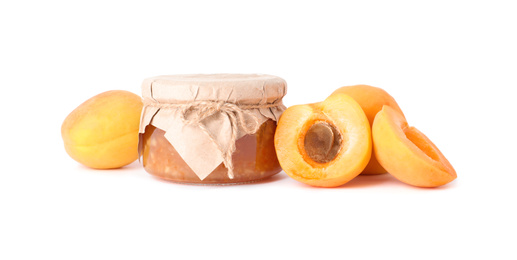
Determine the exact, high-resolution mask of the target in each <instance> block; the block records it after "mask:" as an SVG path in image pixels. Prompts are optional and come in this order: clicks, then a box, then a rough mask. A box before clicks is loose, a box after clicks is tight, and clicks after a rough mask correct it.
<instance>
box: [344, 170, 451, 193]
mask: <svg viewBox="0 0 517 260" xmlns="http://www.w3.org/2000/svg"><path fill="white" fill-rule="evenodd" d="M455 182H456V181H453V182H452V183H448V184H445V185H442V186H439V187H434V188H426V187H416V186H412V185H409V184H406V183H403V182H401V181H399V180H398V179H397V178H395V177H394V176H393V175H391V174H389V173H385V174H376V175H367V174H361V175H359V176H357V177H355V178H354V179H352V180H351V181H350V182H348V183H346V184H344V185H342V186H340V187H337V188H345V189H350V188H364V187H370V186H378V185H379V186H392V187H396V186H398V187H401V188H410V189H419V190H447V189H450V188H453V187H454V186H455Z"/></svg>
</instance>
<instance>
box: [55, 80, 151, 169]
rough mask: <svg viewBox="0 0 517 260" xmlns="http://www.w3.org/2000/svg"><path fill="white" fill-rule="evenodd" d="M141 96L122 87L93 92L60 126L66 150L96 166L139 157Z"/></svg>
mask: <svg viewBox="0 0 517 260" xmlns="http://www.w3.org/2000/svg"><path fill="white" fill-rule="evenodd" d="M141 112H142V100H141V98H140V96H138V95H136V94H133V93H131V92H128V91H123V90H112V91H107V92H104V93H101V94H99V95H96V96H94V97H92V98H90V99H88V100H87V101H85V102H84V103H82V104H81V105H79V106H78V107H77V108H76V109H74V110H73V111H72V112H71V113H70V114H69V115H68V116H67V117H66V119H65V120H64V122H63V124H62V126H61V136H62V138H63V142H64V145H65V150H66V152H67V153H68V154H69V155H70V157H72V158H73V159H74V160H76V161H77V162H79V163H81V164H83V165H85V166H88V167H91V168H96V169H111V168H119V167H122V166H125V165H128V164H130V163H132V162H133V161H135V160H136V159H137V158H138V130H139V124H140V114H141Z"/></svg>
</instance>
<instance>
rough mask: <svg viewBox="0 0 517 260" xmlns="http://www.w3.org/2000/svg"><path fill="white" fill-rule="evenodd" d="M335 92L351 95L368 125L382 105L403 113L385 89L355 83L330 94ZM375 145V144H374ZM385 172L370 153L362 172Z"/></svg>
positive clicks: (371, 122) (371, 123)
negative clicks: (362, 112)
mask: <svg viewBox="0 0 517 260" xmlns="http://www.w3.org/2000/svg"><path fill="white" fill-rule="evenodd" d="M336 93H343V94H347V95H349V96H350V97H352V98H353V99H354V100H355V101H356V102H357V103H359V105H360V106H361V108H362V109H363V111H364V113H365V114H366V117H367V118H368V121H369V122H370V126H372V125H373V119H374V118H375V115H377V113H378V112H379V111H381V109H382V107H383V106H384V105H388V106H391V107H392V108H393V109H395V110H397V111H398V112H399V113H400V114H402V116H404V115H403V113H402V110H401V109H400V107H399V105H398V104H397V102H396V101H395V99H394V98H393V97H392V96H391V95H390V94H388V92H386V91H385V90H383V89H381V88H377V87H372V86H368V85H355V86H346V87H341V88H339V89H337V90H336V91H334V93H332V95H334V94H336ZM374 145H375V144H374ZM382 173H386V170H385V169H384V168H383V167H382V166H381V165H380V164H379V162H378V161H377V158H376V157H375V154H372V157H371V158H370V162H369V163H368V165H366V167H365V168H364V170H363V172H362V174H382Z"/></svg>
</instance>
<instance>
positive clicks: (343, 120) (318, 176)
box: [275, 94, 372, 187]
mask: <svg viewBox="0 0 517 260" xmlns="http://www.w3.org/2000/svg"><path fill="white" fill-rule="evenodd" d="M370 131H371V130H370V124H369V123H368V119H367V118H366V115H365V114H364V112H363V110H362V109H361V107H360V106H359V104H358V103H357V102H356V101H354V99H352V98H351V97H349V96H348V95H345V94H335V95H331V96H329V97H328V98H327V99H326V100H325V101H323V102H320V103H315V104H307V105H296V106H292V107H289V108H288V109H287V110H286V111H285V112H284V113H283V114H282V116H281V117H280V120H279V122H278V126H277V130H276V133H275V149H276V153H277V156H278V161H279V162H280V165H281V166H282V169H283V170H284V171H285V172H286V173H287V175H289V176H290V177H291V178H293V179H295V180H297V181H300V182H303V183H306V184H309V185H312V186H319V187H336V186H340V185H343V184H345V183H347V182H348V181H350V180H351V179H353V178H354V177H356V176H357V175H359V174H360V173H361V171H362V170H363V169H364V167H365V166H366V165H367V164H368V161H369V160H370V156H371V151H372V140H371V133H370Z"/></svg>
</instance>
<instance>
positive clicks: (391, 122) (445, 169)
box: [372, 106, 456, 187]
mask: <svg viewBox="0 0 517 260" xmlns="http://www.w3.org/2000/svg"><path fill="white" fill-rule="evenodd" d="M372 136H373V142H374V144H375V145H374V153H375V156H376V157H377V159H378V160H379V163H380V164H381V165H382V167H384V168H385V169H386V170H387V171H388V172H389V173H390V174H392V175H393V176H395V178H397V179H399V180H400V181H402V182H404V183H407V184H410V185H413V186H418V187H437V186H441V185H444V184H447V183H449V182H451V181H453V180H454V179H456V171H455V170H454V168H453V167H452V165H451V164H450V163H449V161H448V160H447V159H446V158H445V156H444V155H443V154H442V153H441V152H440V150H439V149H438V147H436V145H434V144H433V143H432V142H431V140H429V138H427V136H425V135H424V134H423V133H422V132H420V131H418V129H416V128H415V127H411V126H408V123H407V121H406V119H405V118H404V117H403V116H402V114H400V113H399V112H398V111H396V110H395V109H393V108H392V107H390V106H384V107H383V108H382V110H381V111H380V112H379V113H378V114H377V116H375V120H374V122H373V127H372Z"/></svg>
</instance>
